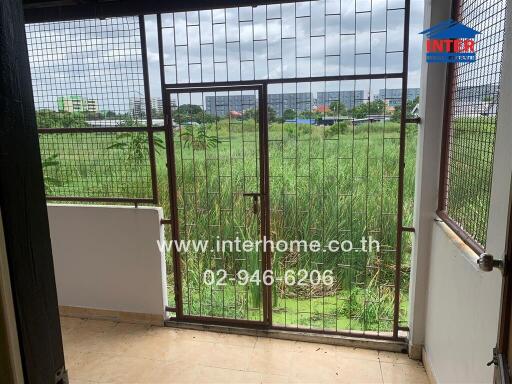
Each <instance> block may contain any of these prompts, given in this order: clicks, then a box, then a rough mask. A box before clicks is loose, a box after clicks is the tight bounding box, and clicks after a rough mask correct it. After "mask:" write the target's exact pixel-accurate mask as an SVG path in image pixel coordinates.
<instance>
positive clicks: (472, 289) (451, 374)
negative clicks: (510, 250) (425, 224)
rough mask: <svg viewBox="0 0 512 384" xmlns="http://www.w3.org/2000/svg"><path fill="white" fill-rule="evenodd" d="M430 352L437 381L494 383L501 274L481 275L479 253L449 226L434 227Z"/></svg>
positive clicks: (427, 339)
mask: <svg viewBox="0 0 512 384" xmlns="http://www.w3.org/2000/svg"><path fill="white" fill-rule="evenodd" d="M431 249H432V253H431V256H430V271H429V274H428V276H429V281H428V296H427V297H428V298H427V313H426V329H425V352H426V358H427V359H428V360H429V363H430V367H431V370H432V373H433V375H434V376H435V378H436V381H437V382H438V383H491V382H492V374H493V368H492V367H487V366H486V363H487V362H488V361H489V360H491V358H492V348H493V347H494V345H495V344H496V334H497V329H498V313H499V306H500V291H501V277H500V272H499V271H493V272H481V271H479V270H478V269H477V264H476V258H477V255H476V254H475V253H474V252H473V251H471V249H469V247H467V246H466V245H465V244H464V243H463V242H462V241H461V240H460V239H459V238H458V237H457V236H456V235H455V234H454V233H453V232H452V231H451V230H450V229H449V228H448V227H447V226H446V224H444V223H437V222H436V223H433V230H432V248H431Z"/></svg>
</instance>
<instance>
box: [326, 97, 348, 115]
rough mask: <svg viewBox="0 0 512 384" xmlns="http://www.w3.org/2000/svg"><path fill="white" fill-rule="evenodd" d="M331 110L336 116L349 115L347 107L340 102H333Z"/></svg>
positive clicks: (330, 106)
mask: <svg viewBox="0 0 512 384" xmlns="http://www.w3.org/2000/svg"><path fill="white" fill-rule="evenodd" d="M329 109H330V110H331V111H332V112H333V113H334V115H336V116H345V115H346V114H347V107H345V104H343V103H341V102H340V101H338V100H335V101H333V102H332V103H331V104H330V105H329Z"/></svg>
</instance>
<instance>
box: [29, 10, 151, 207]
mask: <svg viewBox="0 0 512 384" xmlns="http://www.w3.org/2000/svg"><path fill="white" fill-rule="evenodd" d="M26 33H27V42H28V50H29V58H30V68H31V75H32V86H33V93H34V104H35V108H36V117H37V126H38V128H39V132H40V142H41V157H42V161H43V167H44V168H43V171H44V176H45V185H46V194H47V197H48V198H50V199H54V200H76V201H87V200H88V201H119V202H121V201H127V202H128V201H130V202H132V201H148V202H149V201H153V200H154V196H153V194H154V187H153V186H152V167H153V166H154V165H152V161H151V159H152V155H153V151H154V147H153V146H151V145H150V141H151V138H150V136H151V134H149V133H148V131H147V128H145V127H146V126H147V120H146V118H147V116H146V102H145V82H144V67H143V65H144V64H143V63H144V62H143V57H144V55H143V50H142V49H143V46H144V42H143V41H142V40H141V33H140V20H139V18H138V17H121V18H111V19H105V20H99V19H94V20H74V21H63V22H51V23H39V24H28V25H27V26H26ZM153 177H154V172H153ZM152 188H153V189H152Z"/></svg>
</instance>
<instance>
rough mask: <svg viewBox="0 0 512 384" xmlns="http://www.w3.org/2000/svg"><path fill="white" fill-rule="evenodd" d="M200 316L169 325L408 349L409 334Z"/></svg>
mask: <svg viewBox="0 0 512 384" xmlns="http://www.w3.org/2000/svg"><path fill="white" fill-rule="evenodd" d="M184 317H187V316H184ZM198 318H199V317H198V316H188V319H187V320H183V321H180V320H177V319H176V318H169V319H167V320H166V321H165V325H166V326H170V327H179V328H188V329H201V330H209V331H217V332H224V333H238V334H247V335H254V336H265V337H272V338H279V339H289V340H298V341H309V342H317V343H318V342H320V343H326V344H336V345H346V344H345V343H349V344H350V345H352V344H354V343H379V345H380V346H381V347H379V348H378V349H379V350H387V347H386V346H393V348H394V349H393V351H394V352H406V351H407V339H406V338H405V337H398V338H396V339H395V338H393V337H392V336H391V333H389V336H388V335H378V334H371V333H363V332H343V331H338V332H336V331H324V330H321V329H319V330H314V329H308V328H289V327H279V326H270V327H267V326H265V325H264V324H261V323H256V324H255V323H254V322H253V321H248V320H245V321H244V320H239V322H240V323H239V324H233V325H231V324H227V323H226V322H221V323H214V322H212V321H211V320H210V319H211V318H205V319H207V321H205V320H197V319H198ZM201 319H202V318H201ZM297 337H300V339H297ZM372 348H376V347H372Z"/></svg>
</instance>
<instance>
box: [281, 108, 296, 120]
mask: <svg viewBox="0 0 512 384" xmlns="http://www.w3.org/2000/svg"><path fill="white" fill-rule="evenodd" d="M296 117H297V113H296V112H295V111H294V110H293V109H285V111H284V112H283V119H284V120H293V119H295V118H296Z"/></svg>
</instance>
